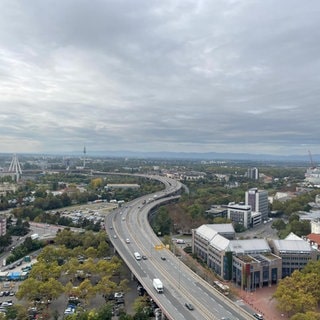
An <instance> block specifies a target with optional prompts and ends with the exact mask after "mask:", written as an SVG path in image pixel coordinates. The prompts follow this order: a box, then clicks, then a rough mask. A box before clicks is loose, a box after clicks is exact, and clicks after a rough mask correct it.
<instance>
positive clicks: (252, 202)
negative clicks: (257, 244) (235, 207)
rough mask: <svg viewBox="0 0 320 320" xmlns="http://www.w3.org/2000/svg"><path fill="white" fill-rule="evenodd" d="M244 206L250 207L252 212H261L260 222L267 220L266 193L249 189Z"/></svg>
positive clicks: (267, 205)
mask: <svg viewBox="0 0 320 320" xmlns="http://www.w3.org/2000/svg"><path fill="white" fill-rule="evenodd" d="M245 204H246V205H247V206H250V207H251V210H252V211H255V212H261V219H262V221H264V220H268V214H269V202H268V191H266V190H258V188H252V189H249V191H247V192H246V195H245Z"/></svg>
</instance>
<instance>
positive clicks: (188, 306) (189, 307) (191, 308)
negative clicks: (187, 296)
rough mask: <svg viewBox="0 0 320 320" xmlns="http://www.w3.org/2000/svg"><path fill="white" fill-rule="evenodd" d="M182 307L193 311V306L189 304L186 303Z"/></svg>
mask: <svg viewBox="0 0 320 320" xmlns="http://www.w3.org/2000/svg"><path fill="white" fill-rule="evenodd" d="M184 305H185V306H186V307H187V308H188V309H189V310H194V307H193V305H192V304H191V303H189V302H186V303H185V304H184Z"/></svg>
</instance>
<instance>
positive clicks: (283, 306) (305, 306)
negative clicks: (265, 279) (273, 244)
mask: <svg viewBox="0 0 320 320" xmlns="http://www.w3.org/2000/svg"><path fill="white" fill-rule="evenodd" d="M273 297H274V298H276V299H277V302H278V307H279V309H280V310H281V311H282V312H284V313H286V314H287V315H289V316H291V317H290V319H291V320H301V319H302V320H318V319H319V318H320V314H319V309H318V308H319V303H320V260H318V261H310V262H309V263H308V265H307V266H306V267H305V268H303V269H302V270H301V271H294V272H293V273H292V275H291V276H290V277H286V278H285V279H283V280H281V281H280V283H279V285H278V287H277V290H276V292H275V294H274V295H273Z"/></svg>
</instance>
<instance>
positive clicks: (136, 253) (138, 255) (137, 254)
mask: <svg viewBox="0 0 320 320" xmlns="http://www.w3.org/2000/svg"><path fill="white" fill-rule="evenodd" d="M134 257H135V258H136V260H141V255H140V253H139V252H135V253H134Z"/></svg>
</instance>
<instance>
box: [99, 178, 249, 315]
mask: <svg viewBox="0 0 320 320" xmlns="http://www.w3.org/2000/svg"><path fill="white" fill-rule="evenodd" d="M148 178H152V179H156V180H159V181H161V182H162V183H163V184H164V185H165V189H164V190H162V191H161V192H157V193H156V196H155V194H152V195H147V196H143V197H141V198H139V199H135V200H133V201H131V202H130V203H128V205H127V206H126V207H123V208H119V209H117V210H114V211H113V212H112V213H111V214H109V215H108V216H107V217H106V221H105V225H106V229H107V233H108V234H109V235H110V240H111V242H112V244H113V245H114V247H115V249H116V250H117V251H118V253H119V254H120V256H121V257H122V259H123V260H124V261H125V262H126V264H127V265H128V267H129V268H130V270H131V271H132V272H133V274H134V275H135V276H136V278H137V279H138V280H139V281H140V283H141V284H142V285H143V287H144V288H145V289H146V290H147V292H148V293H149V295H150V296H151V297H152V298H153V299H154V301H155V302H156V303H157V304H158V306H159V307H160V308H161V310H162V311H163V313H164V314H165V315H166V316H167V318H168V319H172V320H184V319H188V320H193V319H194V320H200V319H203V320H218V319H230V320H236V319H238V320H246V319H253V317H252V315H250V314H249V313H247V312H246V311H245V310H243V309H242V308H240V307H239V306H237V305H236V304H234V303H233V302H232V301H230V300H229V299H227V298H226V297H225V296H224V295H222V294H220V293H219V292H218V291H217V290H215V289H214V288H213V287H212V286H210V285H209V284H208V283H207V282H206V281H204V280H203V279H201V278H200V277H199V276H198V275H197V274H195V273H194V272H193V271H192V270H190V269H189V268H188V267H187V266H185V264H184V263H182V262H181V261H180V260H179V259H178V258H177V257H175V256H174V255H173V254H172V253H171V252H170V251H169V250H167V249H166V248H164V247H163V244H162V243H161V241H160V240H159V239H158V237H157V236H156V235H155V234H154V232H153V230H152V229H151V227H150V225H149V222H148V214H149V212H150V210H151V209H152V208H153V207H155V206H157V205H159V204H162V203H165V202H169V201H173V200H174V199H177V198H178V196H175V194H176V193H177V192H178V191H179V190H180V189H181V188H182V184H181V183H180V182H178V181H176V180H173V179H169V178H164V177H160V176H148ZM149 199H155V200H154V201H152V202H150V203H148V201H149ZM145 202H146V203H145ZM126 239H129V241H128V240H127V241H126ZM127 242H129V243H127ZM134 252H139V253H140V254H141V255H145V256H146V257H147V260H140V261H137V260H136V259H135V257H134V255H133V254H134ZM164 258H165V260H164ZM154 278H159V279H160V280H161V281H162V283H163V286H164V293H163V294H158V293H157V292H156V291H155V289H154V288H153V285H152V280H153V279H154ZM185 303H191V304H192V305H193V306H194V310H192V311H190V310H188V309H187V308H186V307H185Z"/></svg>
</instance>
